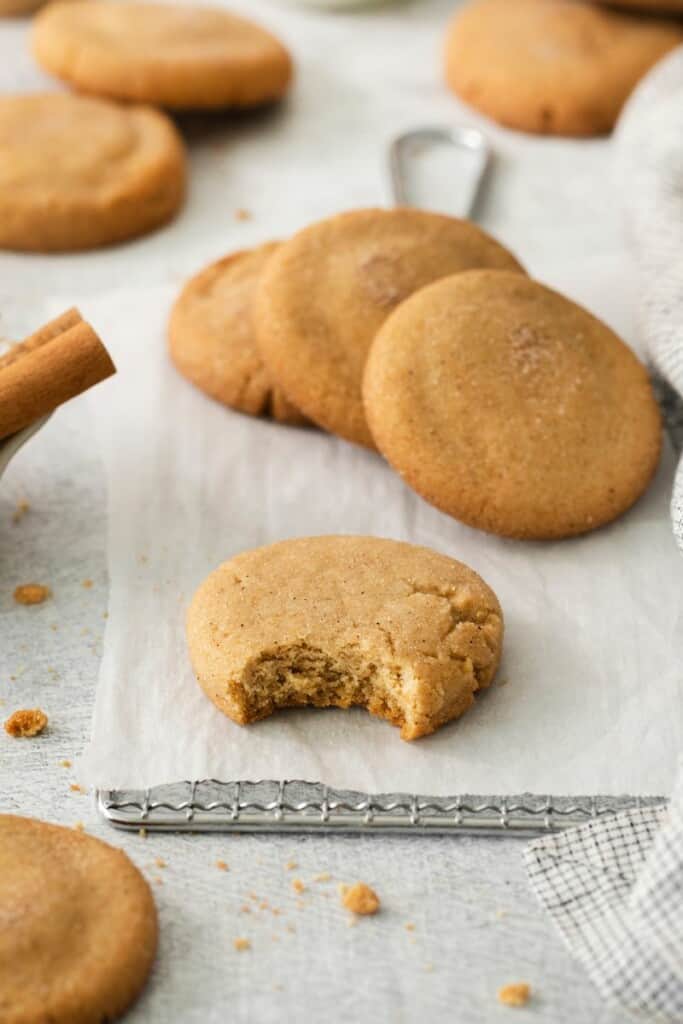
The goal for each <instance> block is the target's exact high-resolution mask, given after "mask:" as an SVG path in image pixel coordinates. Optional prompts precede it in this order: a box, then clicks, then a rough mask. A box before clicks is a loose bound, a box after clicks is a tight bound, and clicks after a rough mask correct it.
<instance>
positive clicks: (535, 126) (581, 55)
mask: <svg viewBox="0 0 683 1024" xmlns="http://www.w3.org/2000/svg"><path fill="white" fill-rule="evenodd" d="M681 42H683V26H681V25H680V24H677V23H676V22H673V21H667V20H665V19H654V18H640V17H637V16H635V15H632V14H623V13H619V12H617V11H611V10H607V9H601V8H598V7H595V6H592V5H591V4H587V3H580V2H576V0H514V3H511V2H510V0H470V2H469V3H467V4H466V5H465V6H464V7H462V8H461V9H459V10H458V12H457V14H456V16H455V18H454V19H453V21H452V23H451V26H450V28H449V30H448V36H447V39H446V55H445V64H446V79H447V81H448V84H449V85H450V87H451V89H452V90H453V91H454V92H456V93H457V94H458V95H459V96H460V97H461V98H462V99H464V100H465V101H466V102H467V103H470V104H471V105H472V106H473V107H476V108H477V109H478V110H480V111H482V113H484V114H486V115H488V116H489V117H491V118H493V119H494V120H495V121H499V122H500V123H501V124H504V125H507V126H509V127H510V128H517V129H520V130H521V131H527V132H538V133H541V134H550V135H601V134H604V133H606V132H609V131H611V130H612V127H613V126H614V123H615V121H616V119H617V117H618V115H619V111H620V110H621V108H622V106H623V104H624V102H625V100H626V98H627V97H628V95H629V93H630V92H631V90H632V89H633V88H634V86H635V85H636V83H637V82H638V80H639V79H640V78H642V76H643V75H644V74H645V72H646V71H648V69H649V68H650V67H651V66H652V65H653V64H655V63H656V62H657V61H658V60H659V59H660V57H662V56H663V55H664V54H665V53H667V51H669V50H671V49H673V47H674V46H677V45H678V44H679V43H681Z"/></svg>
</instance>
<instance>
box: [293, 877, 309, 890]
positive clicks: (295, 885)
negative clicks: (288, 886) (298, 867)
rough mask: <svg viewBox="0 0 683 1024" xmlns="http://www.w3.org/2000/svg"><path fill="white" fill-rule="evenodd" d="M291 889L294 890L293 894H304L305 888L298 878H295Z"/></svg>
mask: <svg viewBox="0 0 683 1024" xmlns="http://www.w3.org/2000/svg"><path fill="white" fill-rule="evenodd" d="M292 889H293V890H294V892H304V890H305V889H306V886H305V885H304V883H303V882H302V881H301V879H300V878H295V879H294V881H293V882H292Z"/></svg>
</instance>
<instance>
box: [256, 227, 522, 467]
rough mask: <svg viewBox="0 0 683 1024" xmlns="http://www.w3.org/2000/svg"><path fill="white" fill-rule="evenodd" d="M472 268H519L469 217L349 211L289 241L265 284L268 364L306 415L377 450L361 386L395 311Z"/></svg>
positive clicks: (262, 322)
mask: <svg viewBox="0 0 683 1024" xmlns="http://www.w3.org/2000/svg"><path fill="white" fill-rule="evenodd" d="M470 267H496V268H502V269H507V270H519V271H520V272H522V268H521V267H520V265H519V263H518V262H517V260H516V259H515V258H514V256H513V255H512V254H511V253H509V252H508V251H507V249H505V248H503V246H502V245H500V244H499V243H498V242H496V241H495V240H494V239H493V238H491V237H490V236H489V235H487V234H485V233H484V232H483V231H482V230H481V229H480V228H478V227H476V226H475V225H474V224H471V223H470V222H469V221H463V220H457V219H456V218H454V217H445V216H441V215H440V214H436V213H425V212H424V211H421V210H413V209H394V210H380V209H370V210H353V211H351V212H349V213H342V214H338V215H337V216H334V217H330V218H328V219H326V220H322V221H319V222H318V223H316V224H312V225H311V226H310V227H307V228H304V230H303V231H300V232H299V233H298V234H296V235H294V237H293V238H292V239H290V241H288V242H285V243H284V244H283V245H282V248H281V249H280V251H279V252H277V253H276V254H275V256H274V257H273V259H272V260H271V261H270V262H269V264H268V266H267V267H266V269H265V271H264V273H263V275H262V277H261V278H260V281H259V285H258V289H257V294H256V303H255V325H256V340H257V343H258V345H259V348H260V350H261V354H262V355H263V358H264V360H265V363H266V365H267V366H268V367H269V369H270V370H271V372H272V374H273V376H274V378H275V380H277V381H278V383H279V384H280V386H281V387H282V389H283V391H284V392H285V394H286V395H287V397H288V398H289V399H290V401H291V402H293V403H294V405H295V406H296V407H297V408H298V409H301V411H302V412H303V413H305V415H306V416H308V417H309V419H311V420H313V421H314V422H315V423H317V424H319V426H321V427H324V428H325V429H326V430H330V431H332V432H333V433H335V434H339V435H340V436H341V437H345V438H346V439H347V440H349V441H356V442H357V443H359V444H363V445H366V446H367V447H373V441H372V437H371V435H370V432H369V430H368V427H367V424H366V422H365V415H364V412H363V402H362V397H361V381H362V376H363V367H364V366H365V358H366V356H367V353H368V350H369V348H370V344H371V342H372V339H373V337H374V335H375V333H376V331H377V330H378V328H379V327H380V326H381V324H382V323H383V322H384V320H385V319H386V318H387V316H388V315H389V313H390V312H391V311H392V309H394V308H395V307H396V306H397V305H398V304H399V303H400V302H402V301H403V300H404V299H405V298H406V297H407V296H408V295H411V294H412V292H414V291H416V290H417V289H418V288H421V287H422V286H423V285H425V284H429V283H430V282H431V281H434V280H436V279H437V278H439V277H445V276H446V275H447V274H453V273H455V272H456V271H459V270H467V269H469V268H470Z"/></svg>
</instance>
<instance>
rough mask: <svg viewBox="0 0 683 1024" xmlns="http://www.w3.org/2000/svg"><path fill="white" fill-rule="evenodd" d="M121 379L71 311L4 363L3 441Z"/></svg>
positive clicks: (0, 398) (0, 372) (0, 385)
mask: <svg viewBox="0 0 683 1024" xmlns="http://www.w3.org/2000/svg"><path fill="white" fill-rule="evenodd" d="M113 373H116V367H115V366H114V364H113V362H112V360H111V358H110V356H109V353H108V352H107V350H106V348H105V347H104V345H103V344H102V342H101V341H100V339H99V338H98V336H97V334H96V333H95V331H94V330H93V329H92V327H91V326H90V324H88V323H86V322H85V320H84V319H83V318H82V316H81V314H80V313H79V312H78V310H77V309H69V310H67V311H66V312H65V313H62V315H61V316H59V317H57V319H56V320H51V321H50V323H48V324H45V325H44V326H43V327H41V328H40V329H39V330H38V331H36V332H35V334H32V335H31V336H30V337H28V338H26V339H25V340H24V341H22V342H20V343H19V344H18V345H14V346H13V347H12V348H11V349H10V350H9V352H7V353H6V354H5V355H4V356H1V357H0V440H2V439H3V438H5V437H8V436H9V435H10V434H14V433H16V432H17V431H18V430H23V428H24V427H27V426H29V424H31V423H33V422H35V420H37V419H39V418H40V417H41V416H45V415H46V414H47V413H49V412H52V410H53V409H56V408H57V406H59V405H62V404H63V403H64V402H67V401H68V400H69V399H70V398H74V397H75V396H76V395H80V394H81V392H83V391H86V390H87V389H88V388H91V387H92V386H93V385H94V384H98V383H99V382H100V381H101V380H104V379H105V378H106V377H109V376H111V374H113Z"/></svg>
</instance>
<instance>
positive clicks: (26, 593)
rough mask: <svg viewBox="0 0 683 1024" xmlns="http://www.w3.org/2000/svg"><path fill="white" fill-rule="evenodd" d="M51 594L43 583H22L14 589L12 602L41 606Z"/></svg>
mask: <svg viewBox="0 0 683 1024" xmlns="http://www.w3.org/2000/svg"><path fill="white" fill-rule="evenodd" d="M51 593H52V591H51V590H50V588H49V587H46V586H45V584H44V583H22V584H20V585H19V586H18V587H15V590H14V600H15V601H16V602H17V604H42V603H43V601H47V599H48V597H50V595H51Z"/></svg>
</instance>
